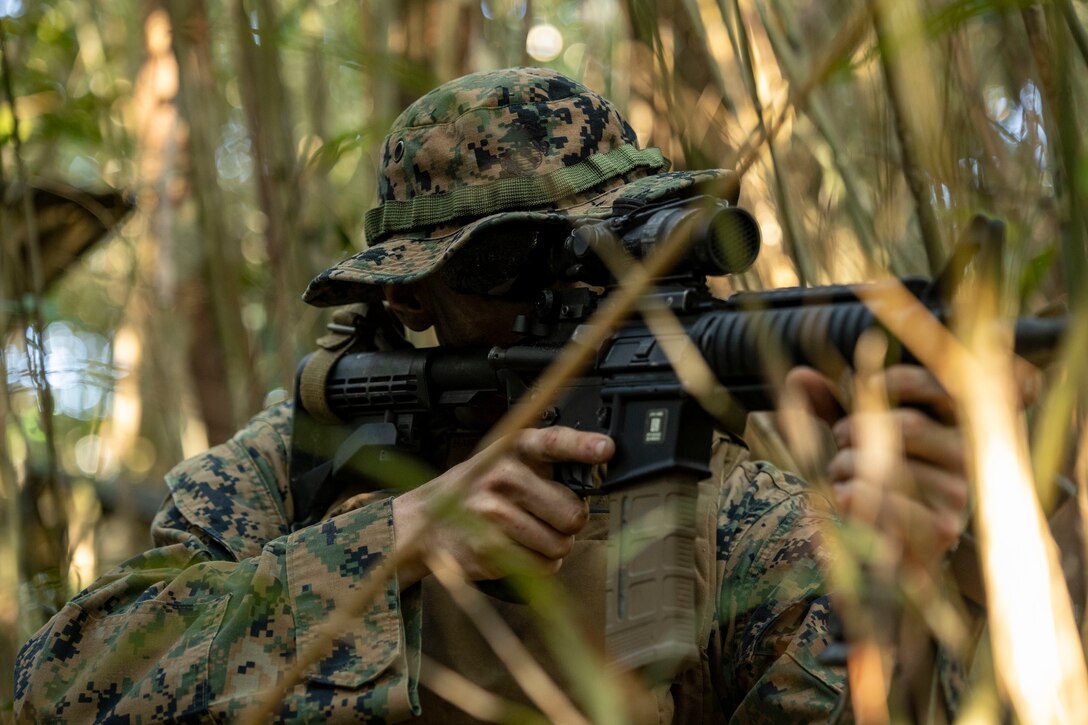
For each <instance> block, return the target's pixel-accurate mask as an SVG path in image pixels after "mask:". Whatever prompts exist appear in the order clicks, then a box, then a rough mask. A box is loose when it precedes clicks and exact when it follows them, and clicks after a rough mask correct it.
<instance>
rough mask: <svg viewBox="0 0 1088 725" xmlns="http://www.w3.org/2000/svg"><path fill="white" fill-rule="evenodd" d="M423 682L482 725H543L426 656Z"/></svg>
mask: <svg viewBox="0 0 1088 725" xmlns="http://www.w3.org/2000/svg"><path fill="white" fill-rule="evenodd" d="M419 680H420V682H421V683H422V684H423V685H424V686H426V687H428V688H430V690H431V691H432V692H434V693H435V694H436V695H438V696H439V697H441V698H442V699H443V700H445V701H446V702H448V703H450V704H451V705H454V706H455V707H457V708H459V709H461V710H463V711H464V712H466V713H468V714H469V715H471V716H472V717H474V718H476V719H477V720H480V721H481V722H491V723H512V722H516V723H519V725H520V724H522V723H524V724H525V725H538V724H539V725H544V723H547V722H548V720H546V719H545V718H543V717H541V716H540V714H539V713H536V712H533V711H531V710H529V709H528V708H525V707H522V706H520V705H518V704H516V703H513V702H510V701H509V700H504V699H503V698H501V697H499V696H497V695H495V694H493V693H491V692H488V691H487V690H485V689H484V688H482V687H480V686H479V685H477V684H476V683H475V682H473V681H472V680H470V679H468V678H467V677H464V676H463V675H461V674H460V673H457V672H454V671H453V670H451V669H450V668H448V667H446V666H444V665H442V664H440V663H438V662H435V661H434V660H433V659H431V658H430V657H427V656H425V655H424V656H422V657H421V658H420V670H419Z"/></svg>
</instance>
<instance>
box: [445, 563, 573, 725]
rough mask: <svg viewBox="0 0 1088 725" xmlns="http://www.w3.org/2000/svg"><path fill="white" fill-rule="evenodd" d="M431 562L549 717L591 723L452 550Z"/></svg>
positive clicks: (488, 640) (460, 603) (492, 648)
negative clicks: (475, 584) (468, 575)
mask: <svg viewBox="0 0 1088 725" xmlns="http://www.w3.org/2000/svg"><path fill="white" fill-rule="evenodd" d="M427 566H428V568H429V569H430V570H431V571H432V572H433V573H434V576H435V577H436V578H437V579H438V581H439V582H440V583H441V584H442V586H443V587H445V589H446V591H447V592H449V595H450V598H451V599H453V601H454V603H456V604H457V606H458V607H460V608H461V610H462V611H463V612H464V613H465V614H467V615H468V616H469V618H470V619H472V621H473V622H474V623H475V624H476V627H477V629H478V630H479V632H480V634H481V635H482V636H483V637H484V639H485V640H486V641H487V644H488V645H489V646H490V647H491V650H492V651H493V652H494V653H495V654H496V655H497V656H498V658H499V659H500V660H501V661H502V663H503V665H505V667H506V669H507V670H508V671H509V672H510V675H511V676H512V677H513V678H514V680H515V681H516V682H517V683H518V685H519V686H520V687H521V689H522V690H523V691H524V692H525V694H526V695H528V696H529V699H530V700H532V701H533V703H534V704H536V706H537V707H538V708H540V710H541V712H543V713H544V714H545V715H546V716H547V717H548V719H549V720H551V721H552V722H556V723H572V724H577V725H583V724H584V725H588V722H589V721H588V720H586V718H585V717H584V716H583V715H582V714H581V713H579V712H578V710H577V708H575V707H574V705H573V704H572V703H571V702H570V700H569V699H568V698H567V696H566V694H564V693H563V691H562V690H560V689H559V687H557V686H556V684H555V682H553V681H552V679H551V678H550V677H548V675H547V674H546V673H545V672H544V670H543V669H542V668H541V667H540V665H539V664H538V663H537V662H536V660H535V659H533V656H532V654H531V653H530V652H529V650H528V649H527V648H526V647H525V645H524V644H523V643H522V641H521V640H520V639H518V636H517V634H515V633H514V631H513V630H511V629H510V627H509V625H508V624H507V623H506V622H505V621H504V620H503V619H502V617H500V616H499V615H498V613H497V612H496V611H495V610H494V609H493V608H492V607H491V606H490V605H489V604H488V602H487V598H486V596H485V595H484V594H483V593H481V592H480V590H478V589H476V588H475V587H473V586H471V585H470V584H469V583H468V581H467V580H466V579H465V576H464V570H463V569H462V568H461V566H460V564H458V563H457V560H456V559H454V558H453V557H452V556H451V555H450V554H449V553H448V552H445V551H438V552H435V553H434V554H432V555H430V556H428V557H427Z"/></svg>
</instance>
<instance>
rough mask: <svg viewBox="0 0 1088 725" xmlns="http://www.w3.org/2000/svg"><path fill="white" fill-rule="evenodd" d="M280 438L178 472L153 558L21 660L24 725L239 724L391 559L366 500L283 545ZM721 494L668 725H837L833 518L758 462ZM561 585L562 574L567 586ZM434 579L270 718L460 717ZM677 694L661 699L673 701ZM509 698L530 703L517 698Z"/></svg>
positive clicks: (388, 600) (250, 431)
mask: <svg viewBox="0 0 1088 725" xmlns="http://www.w3.org/2000/svg"><path fill="white" fill-rule="evenodd" d="M289 434H290V409H289V407H287V406H279V407H274V408H271V409H269V410H268V411H266V412H264V413H262V414H261V415H259V416H258V417H256V418H255V419H254V420H253V421H252V422H251V423H250V424H249V425H248V426H247V427H246V428H245V429H244V430H242V431H241V432H239V433H238V434H237V435H236V436H235V437H234V438H233V439H232V440H231V441H229V442H227V443H225V444H223V445H221V446H218V447H216V448H213V449H212V450H210V451H208V452H207V453H205V454H203V455H200V456H197V457H195V458H193V459H190V460H188V461H186V462H184V463H182V464H181V465H179V466H178V467H177V468H175V469H174V470H173V471H172V472H171V473H170V474H169V476H168V484H169V488H170V492H171V494H170V496H169V498H168V499H167V501H166V502H165V504H164V505H163V507H162V509H161V510H160V512H159V513H158V515H157V517H156V518H155V521H154V524H153V531H152V533H153V537H154V544H155V548H153V549H151V550H150V551H147V552H146V553H143V554H141V555H139V556H137V557H135V558H133V559H131V560H130V561H128V562H126V563H125V564H123V565H122V566H120V567H119V568H117V569H116V570H114V571H113V572H111V573H109V574H107V575H105V576H103V577H101V578H100V579H99V580H97V581H96V582H95V583H94V584H93V585H91V586H90V587H89V588H88V589H86V590H85V591H83V592H82V593H80V594H79V595H78V596H76V597H75V598H74V599H73V600H72V601H71V602H70V603H69V604H68V605H67V606H66V607H65V608H64V609H63V610H62V611H60V612H59V613H58V614H57V615H56V616H55V617H54V618H53V619H52V620H51V621H50V622H49V623H48V624H47V625H46V626H45V627H44V628H43V629H42V630H41V631H39V632H38V633H37V634H36V635H35V636H34V637H33V638H32V639H31V640H30V641H28V642H27V643H26V644H25V645H24V646H23V648H22V650H21V652H20V654H19V658H18V662H17V666H16V671H15V695H16V715H17V718H18V719H20V720H24V721H35V722H106V721H109V722H115V721H116V722H150V721H159V720H171V721H174V720H182V721H193V722H203V721H209V722H211V721H217V720H222V721H231V720H235V719H238V717H239V716H240V715H241V714H242V713H243V712H244V711H245V710H246V709H247V708H249V707H252V706H253V705H254V703H256V702H259V701H261V698H262V696H263V695H265V694H266V693H267V691H268V690H269V688H271V687H272V686H273V685H274V683H275V682H276V681H277V678H279V677H282V676H283V674H284V672H285V671H286V670H287V669H288V668H289V667H290V666H291V664H292V663H293V661H294V659H295V657H296V653H298V652H300V651H303V650H305V648H306V646H307V644H308V643H309V642H310V641H311V640H312V638H313V637H314V636H315V628H316V627H317V626H318V625H319V624H320V623H321V622H322V621H323V620H324V619H326V618H327V616H328V612H329V611H330V610H332V609H333V608H335V606H336V603H337V600H338V599H339V598H342V597H345V596H348V595H350V593H351V592H352V591H353V590H355V589H357V588H358V587H359V586H360V582H362V581H363V580H364V579H365V578H366V576H367V574H368V572H370V571H371V570H373V568H374V567H375V566H376V564H377V563H378V562H380V561H381V560H382V558H383V557H385V556H387V555H388V554H389V553H390V552H391V551H392V550H393V547H394V540H393V527H392V515H391V511H392V507H391V505H390V500H389V499H376V500H375V499H371V500H363V501H361V502H357V503H355V504H353V505H351V506H349V507H347V510H344V511H343V512H342V513H338V514H336V515H334V516H331V517H329V518H326V519H325V520H324V521H322V522H320V523H318V524H316V525H314V526H310V527H305V528H300V529H299V530H297V531H293V530H292V520H293V516H292V502H291V496H290V493H289V487H288V479H287V470H286V466H287V463H286V462H287V454H288V450H289ZM718 489H719V494H718V504H717V507H716V508H717V531H716V537H714V538H716V540H715V541H712V542H710V544H711V545H712V546H714V547H715V550H716V554H715V559H714V560H716V564H717V567H716V568H717V572H716V581H715V582H713V584H712V586H713V588H714V589H713V590H714V591H715V592H716V593H717V596H716V597H712V598H711V602H712V605H713V606H714V607H715V611H714V619H713V622H714V627H713V629H712V632H711V636H710V637H708V638H707V642H706V643H705V649H704V663H703V670H704V674H705V675H706V677H705V678H703V679H704V680H705V682H704V684H703V685H702V686H701V687H702V688H703V691H704V692H708V693H712V694H711V695H708V696H706V697H705V698H703V699H712V701H711V702H701V703H697V704H698V705H699V708H698V714H695V715H693V714H692V712H693V710H692V709H691V707H690V703H688V705H689V706H688V707H687V708H686V709H685V708H683V707H682V708H680V709H679V710H676V715H675V717H676V721H678V722H681V721H682V722H692V721H696V722H698V721H702V722H745V723H772V722H773V723H779V722H819V721H826V720H828V719H829V717H830V716H831V713H832V711H833V710H834V709H835V708H836V706H837V705H838V704H839V700H840V693H841V691H842V688H843V686H844V682H843V680H844V678H843V673H841V672H839V671H833V670H831V669H829V668H827V667H825V666H823V665H821V664H820V663H819V661H818V659H817V655H818V654H819V652H820V651H821V650H822V649H823V648H824V647H825V646H826V644H827V641H828V635H827V626H828V621H827V612H828V609H827V599H826V591H825V585H824V578H823V576H822V573H821V572H822V563H823V562H821V561H820V559H821V556H822V554H821V547H820V546H819V545H818V543H817V542H818V530H819V528H820V527H821V526H822V525H823V524H824V523H826V522H827V521H828V520H829V517H830V514H829V513H828V512H829V510H830V509H829V506H828V504H827V502H826V501H825V500H824V499H823V498H822V497H820V496H819V495H817V494H816V493H814V492H813V491H811V490H810V489H809V488H807V487H806V486H805V485H804V484H803V483H801V482H800V481H798V480H797V479H795V478H793V477H791V476H789V475H787V474H783V473H781V472H779V471H777V470H776V469H774V468H773V467H771V466H769V465H767V464H762V463H751V462H744V463H742V464H741V465H739V466H737V467H735V468H734V470H733V471H732V473H731V474H730V475H729V477H728V479H727V480H724V482H723V485H720V486H719V487H718ZM711 523H712V522H711ZM591 524H592V521H591ZM593 528H594V527H593V526H592V525H591V526H587V529H593ZM588 536H590V537H593V536H597V534H592V533H590V534H588ZM586 543H587V545H589V544H590V543H592V542H586ZM712 553H713V552H712ZM577 569H578V567H577V566H572V567H570V570H571V572H574V574H572V575H573V576H574V577H575V578H574V579H573V580H568V582H567V583H566V585H567V586H568V587H569V588H572V589H573V590H574V591H572V595H573V596H574V597H576V598H578V599H576V601H578V600H587V601H588V600H590V599H591V598H592V597H591V596H590V595H589V594H588V593H586V592H582V591H579V588H580V586H584V584H583V585H579V583H578V580H577V574H576V572H577ZM567 570H568V566H567V563H566V561H565V562H564V567H563V569H562V570H561V571H560V577H562V576H563V575H564V573H565V572H566V571H567ZM433 579H434V577H428V578H427V579H426V580H425V581H424V585H423V586H414V587H410V588H408V589H407V590H405V591H404V592H400V591H399V587H398V585H397V582H396V581H395V579H394V580H391V581H389V582H387V583H386V584H385V588H384V592H383V593H382V595H381V596H380V597H378V598H377V599H376V600H375V601H373V603H372V604H371V606H370V609H369V611H367V612H365V613H364V614H363V615H362V616H361V617H360V619H359V622H358V627H356V628H355V630H354V631H351V632H346V633H344V636H343V637H341V639H340V640H339V641H338V642H337V643H336V646H335V648H334V651H333V652H332V654H330V655H329V656H327V657H326V658H325V659H324V660H322V661H321V662H320V663H318V664H317V665H316V666H315V667H314V668H312V669H311V671H309V672H308V673H307V676H306V678H305V679H304V680H303V682H302V683H300V684H298V685H297V686H295V687H294V689H293V690H291V692H290V693H289V695H288V696H287V697H286V699H284V700H283V701H282V702H281V703H280V704H279V706H278V709H277V718H278V720H283V721H287V720H297V721H358V720H364V721H369V722H395V721H401V720H406V719H411V718H413V717H420V718H422V719H423V720H424V721H442V722H443V723H450V722H455V721H456V720H457V717H465V716H464V715H460V714H458V715H456V716H454V715H452V714H451V713H450V712H449V711H450V710H451V709H452V708H451V707H450V706H448V705H445V703H443V702H442V701H441V700H439V699H438V698H436V697H435V696H434V695H433V694H432V693H431V692H429V691H428V690H427V688H425V687H420V684H419V682H420V679H419V668H420V662H421V660H424V661H427V660H428V658H430V660H431V661H435V660H437V661H443V660H445V663H446V664H447V665H448V666H449V667H450V668H451V669H454V670H455V671H457V670H458V669H459V668H460V667H461V666H462V664H460V663H469V665H466V666H470V665H471V662H473V661H479V662H486V659H479V657H480V655H479V653H477V652H474V651H472V650H471V647H473V646H474V645H472V644H465V643H464V642H461V641H459V640H458V641H454V640H457V638H458V637H460V634H459V633H458V632H457V631H456V630H457V627H458V625H457V624H456V623H455V622H454V621H453V620H452V619H445V620H444V619H443V617H445V616H446V614H445V610H446V609H452V608H453V607H452V606H451V607H448V608H447V607H446V606H444V605H445V604H448V599H447V600H445V601H443V600H442V599H441V598H440V596H441V595H440V594H435V590H436V589H437V587H435V586H433V585H432V583H431V580H433ZM596 598H597V599H603V597H601V596H600V595H598V596H597V597H596ZM504 606H506V607H507V608H517V607H519V606H523V605H504ZM515 626H516V625H515ZM519 634H520V632H519ZM450 637H452V638H453V639H448V638H450ZM444 638H446V639H447V640H448V641H443V640H444ZM529 639H530V640H531V639H532V638H531V637H530V638H529ZM466 641H468V640H466ZM530 645H531V646H532V642H531V641H530ZM432 651H433V652H432ZM443 651H444V652H445V654H443ZM450 652H453V653H455V655H456V657H455V659H454V660H452V661H451V660H449V657H448V656H449V653H450ZM534 654H536V653H535V652H534ZM492 657H493V656H492ZM458 658H459V659H458ZM484 669H486V671H487V672H489V673H491V674H494V673H495V671H497V670H501V668H496V667H491V666H490V665H489V666H488V667H486V668H481V670H480V671H484ZM689 674H690V673H689ZM696 674H698V673H696ZM495 676H497V677H500V678H501V677H503V676H505V675H502V674H499V675H495ZM506 679H509V678H508V677H507V678H506ZM560 679H562V675H560ZM683 679H684V678H683V677H682V678H680V679H679V680H678V682H677V683H674V685H673V687H672V688H669V689H666V691H665V692H664V696H665V697H675V696H677V693H678V692H681V691H682V690H683V688H684V686H685V685H684V683H683V682H682V681H681V680H683ZM689 679H690V678H689ZM485 686H488V687H490V684H486V685H485ZM500 689H502V688H500ZM506 690H509V691H510V692H511V693H512V694H511V695H510V696H511V697H513V698H515V699H516V698H518V697H519V695H518V692H519V691H518V690H517V688H516V687H515V686H507V687H506ZM504 694H505V693H504ZM696 697H703V696H702V695H701V694H697V695H696ZM522 699H524V698H522ZM663 711H665V710H661V708H659V712H663ZM668 712H670V713H671V712H672V711H671V710H668ZM682 712H683V713H687V714H685V715H682V714H681V713H682ZM669 717H671V715H670V716H669ZM652 719H654V720H655V721H656V719H657V718H652Z"/></svg>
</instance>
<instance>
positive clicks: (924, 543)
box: [787, 365, 1037, 564]
mask: <svg viewBox="0 0 1088 725" xmlns="http://www.w3.org/2000/svg"><path fill="white" fill-rule="evenodd" d="M1027 367H1030V366H1027ZM1027 367H1025V368H1024V369H1021V370H1018V373H1019V375H1018V381H1017V382H1018V383H1019V387H1020V394H1021V400H1022V402H1023V404H1025V405H1027V404H1029V403H1030V402H1031V401H1032V400H1033V399H1034V397H1035V390H1036V387H1037V386H1036V384H1035V377H1034V375H1033V374H1032V371H1034V369H1032V371H1029V370H1027ZM883 375H884V381H883V383H884V387H885V389H886V391H887V394H888V399H889V401H891V403H890V404H891V406H892V407H891V408H890V410H888V411H887V412H885V413H879V414H874V413H869V414H863V413H855V414H850V415H847V414H845V413H844V412H843V410H842V408H841V406H840V405H839V402H838V398H837V397H836V396H835V394H834V392H833V391H834V388H833V386H832V383H831V382H830V381H829V380H828V379H827V378H825V377H824V376H823V375H821V374H820V373H818V372H817V371H815V370H813V369H811V368H796V369H795V370H793V371H791V372H790V374H789V376H788V377H787V384H788V385H794V386H797V389H799V390H801V391H802V392H803V394H804V395H805V397H806V398H807V399H808V401H809V403H810V405H811V407H812V410H813V412H815V413H816V414H817V415H818V416H819V417H821V418H823V419H824V420H825V421H827V422H828V424H829V425H830V426H831V430H832V433H833V434H834V437H835V442H836V443H837V445H838V452H837V453H836V454H835V455H834V456H833V457H832V459H831V461H830V463H829V465H828V477H829V479H830V480H831V483H832V484H833V486H834V492H835V498H836V501H837V504H838V506H839V509H840V511H842V512H843V514H844V515H845V516H847V517H852V516H856V515H857V514H859V512H865V518H866V519H867V520H869V522H870V523H872V524H874V525H876V526H877V527H878V528H879V529H880V530H881V532H882V533H883V534H885V535H886V536H888V537H890V538H891V539H893V540H895V541H897V542H898V543H899V544H900V545H901V546H902V551H903V554H904V555H905V556H906V557H908V558H909V559H913V560H915V561H917V562H918V563H921V564H935V563H938V562H939V561H940V560H941V558H942V557H943V556H944V554H945V553H947V552H948V550H949V549H950V548H951V547H952V545H953V544H954V543H955V542H956V540H957V539H958V537H959V536H960V534H961V533H962V531H963V529H964V526H965V524H966V519H967V513H968V501H969V494H970V483H969V481H968V479H967V469H966V456H967V448H966V441H965V437H964V433H963V430H962V429H961V428H960V426H959V424H958V421H957V416H956V406H955V404H954V402H953V400H952V398H951V396H949V395H948V393H947V392H946V391H945V390H944V388H943V387H942V386H941V385H940V383H938V382H937V380H936V378H934V377H933V375H932V374H931V373H930V372H929V371H928V370H926V369H925V368H923V367H920V366H917V365H894V366H892V367H890V368H888V369H887V370H885V371H884V373H883ZM871 415H884V416H887V418H886V419H885V420H883V421H879V423H880V424H887V425H890V429H891V430H892V431H893V432H894V435H896V436H897V437H898V439H899V440H898V446H897V447H898V448H899V449H900V450H901V452H902V460H900V461H895V462H892V464H891V465H888V466H883V467H882V470H884V471H885V472H886V476H885V480H868V479H867V478H865V477H864V476H863V472H862V470H861V467H860V466H859V448H858V442H859V438H860V437H861V435H859V434H861V432H862V431H863V430H864V427H865V426H869V425H873V424H874V423H877V422H876V421H873V420H872V419H871V418H870V417H869V416H871Z"/></svg>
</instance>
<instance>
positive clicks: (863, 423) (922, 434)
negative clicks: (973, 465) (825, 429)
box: [831, 408, 966, 473]
mask: <svg viewBox="0 0 1088 725" xmlns="http://www.w3.org/2000/svg"><path fill="white" fill-rule="evenodd" d="M876 416H888V419H889V420H890V423H891V424H892V425H893V426H895V429H896V430H898V431H899V438H900V446H901V449H902V452H903V455H904V456H906V457H907V458H911V459H917V460H922V461H928V462H929V463H932V464H933V465H935V466H940V467H942V468H946V469H948V470H949V471H953V472H956V473H962V472H963V471H964V470H965V466H966V458H965V443H964V439H963V432H962V431H960V429H959V428H957V427H956V426H949V425H944V424H943V423H940V422H938V421H936V420H934V419H933V418H931V417H929V415H927V414H926V413H923V412H922V411H920V410H916V409H914V408H896V409H895V410H890V411H888V412H886V413H857V414H855V415H851V416H849V417H847V418H843V419H842V420H840V421H839V422H838V423H836V424H835V425H834V426H832V428H831V432H832V434H833V435H834V438H835V443H836V445H838V446H839V448H840V449H846V448H854V447H857V446H858V445H859V444H860V440H859V433H860V432H861V431H863V430H865V429H866V428H867V427H868V426H871V425H873V421H874V419H875V417H876Z"/></svg>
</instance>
